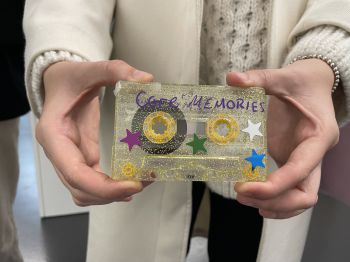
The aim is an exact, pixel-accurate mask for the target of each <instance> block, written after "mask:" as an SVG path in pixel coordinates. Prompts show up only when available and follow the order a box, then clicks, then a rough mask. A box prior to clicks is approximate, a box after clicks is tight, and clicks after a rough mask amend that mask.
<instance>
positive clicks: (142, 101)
mask: <svg viewBox="0 0 350 262" xmlns="http://www.w3.org/2000/svg"><path fill="white" fill-rule="evenodd" d="M115 95H116V101H115V122H114V144H113V148H112V177H113V179H116V180H136V181H147V180H148V181H149V180H157V181H214V182H222V181H240V182H244V181H265V180H266V177H267V170H268V163H267V158H265V159H264V161H263V162H264V164H265V166H266V168H262V167H260V166H259V167H256V168H255V169H254V171H253V170H252V166H251V164H250V163H249V161H247V160H246V158H248V157H250V156H251V155H252V150H255V151H256V152H259V154H266V155H267V141H266V111H267V99H266V95H265V91H264V89H263V88H259V87H251V88H244V89H243V88H236V87H227V86H205V85H176V84H160V83H135V82H119V83H118V84H117V86H116V89H115ZM248 120H250V121H251V122H252V123H261V126H260V129H259V130H260V131H261V133H262V135H263V136H256V137H255V138H254V140H253V141H251V140H250V137H249V136H247V135H246V134H245V133H244V132H240V131H241V129H244V128H245V127H246V126H247V122H248ZM159 126H161V128H156V127H159ZM126 129H129V130H131V131H132V132H133V133H135V132H141V136H140V141H141V145H140V146H137V147H134V148H132V150H131V151H129V150H128V148H126V147H125V144H123V143H121V142H120V139H121V138H122V137H124V136H125V130H126ZM160 129H161V131H159V130H160ZM111 132H113V130H111ZM193 134H197V135H198V136H199V137H203V138H204V137H207V138H208V139H207V141H206V143H205V148H206V150H207V153H206V154H195V155H193V151H192V150H191V147H189V146H188V145H186V144H187V143H189V142H190V141H192V140H193ZM151 172H153V173H154V174H155V175H156V177H155V178H152V177H150V176H149V175H147V174H149V173H151Z"/></svg>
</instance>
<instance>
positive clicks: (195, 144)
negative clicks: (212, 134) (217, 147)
mask: <svg viewBox="0 0 350 262" xmlns="http://www.w3.org/2000/svg"><path fill="white" fill-rule="evenodd" d="M206 140H207V138H198V136H197V135H196V134H193V141H191V142H188V143H186V145H188V146H191V147H192V148H193V154H194V155H195V154H197V153H198V152H199V151H203V152H205V153H206V152H207V150H206V149H205V147H204V143H205V141H206Z"/></svg>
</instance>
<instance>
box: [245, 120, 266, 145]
mask: <svg viewBox="0 0 350 262" xmlns="http://www.w3.org/2000/svg"><path fill="white" fill-rule="evenodd" d="M260 126H261V122H259V123H256V124H254V123H252V122H251V121H250V120H248V127H247V128H246V129H243V130H242V131H243V132H246V133H248V134H249V137H250V141H253V139H254V137H255V136H263V134H261V132H260V130H259V128H260Z"/></svg>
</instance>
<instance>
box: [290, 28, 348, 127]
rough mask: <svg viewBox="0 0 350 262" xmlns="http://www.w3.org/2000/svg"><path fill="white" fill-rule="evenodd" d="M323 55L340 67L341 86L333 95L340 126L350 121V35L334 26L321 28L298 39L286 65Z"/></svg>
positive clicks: (310, 31)
mask: <svg viewBox="0 0 350 262" xmlns="http://www.w3.org/2000/svg"><path fill="white" fill-rule="evenodd" d="M313 54H317V55H322V56H326V57H328V58H330V59H331V60H332V61H333V62H334V63H335V64H336V65H337V67H338V69H339V72H340V80H341V85H340V86H339V87H338V88H337V90H336V91H335V93H334V94H333V104H334V108H335V113H336V118H337V121H338V124H339V125H340V126H342V125H344V124H346V123H347V122H349V121H350V34H349V33H348V32H346V31H345V30H343V29H340V28H338V27H334V26H319V27H316V28H314V29H312V30H309V31H308V32H307V33H305V34H304V35H302V36H300V37H299V38H298V41H297V42H296V44H295V45H294V46H293V48H292V49H291V50H290V52H289V54H288V56H287V58H286V60H285V64H288V63H290V62H291V61H292V60H293V59H294V58H296V57H298V56H307V55H313Z"/></svg>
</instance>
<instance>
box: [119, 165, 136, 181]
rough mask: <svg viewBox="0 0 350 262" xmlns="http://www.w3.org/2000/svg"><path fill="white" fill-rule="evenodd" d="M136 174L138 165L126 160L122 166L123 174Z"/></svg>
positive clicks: (128, 175)
mask: <svg viewBox="0 0 350 262" xmlns="http://www.w3.org/2000/svg"><path fill="white" fill-rule="evenodd" d="M135 174H136V167H135V165H134V164H133V163H131V162H126V163H125V164H124V165H123V166H122V175H123V176H126V177H134V176H135Z"/></svg>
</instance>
